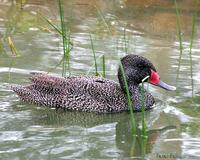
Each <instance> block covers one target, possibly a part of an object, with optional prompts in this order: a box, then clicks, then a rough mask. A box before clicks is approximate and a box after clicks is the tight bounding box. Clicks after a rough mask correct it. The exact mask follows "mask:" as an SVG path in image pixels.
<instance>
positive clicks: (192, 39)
mask: <svg viewBox="0 0 200 160" xmlns="http://www.w3.org/2000/svg"><path fill="white" fill-rule="evenodd" d="M195 26H196V12H194V13H193V16H192V32H191V36H190V46H189V56H190V78H191V86H192V96H193V94H194V93H193V92H194V84H193V68H192V47H193V42H194V38H195V35H196V32H195Z"/></svg>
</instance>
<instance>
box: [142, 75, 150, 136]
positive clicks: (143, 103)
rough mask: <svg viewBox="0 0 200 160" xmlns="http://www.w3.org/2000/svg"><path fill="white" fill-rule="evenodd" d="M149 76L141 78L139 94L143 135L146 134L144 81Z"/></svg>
mask: <svg viewBox="0 0 200 160" xmlns="http://www.w3.org/2000/svg"><path fill="white" fill-rule="evenodd" d="M148 78H149V76H147V77H145V78H144V79H143V80H142V88H141V95H142V100H141V102H142V113H141V114H142V135H143V136H147V125H146V122H145V96H144V82H145V80H147V79H148Z"/></svg>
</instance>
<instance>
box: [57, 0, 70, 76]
mask: <svg viewBox="0 0 200 160" xmlns="http://www.w3.org/2000/svg"><path fill="white" fill-rule="evenodd" d="M58 4H59V13H60V23H61V33H62V34H61V35H62V42H63V52H64V55H63V56H64V59H63V72H62V76H66V71H67V65H68V70H69V74H70V43H69V41H70V32H69V33H68V39H67V34H66V26H65V21H64V9H63V0H59V1H58Z"/></svg>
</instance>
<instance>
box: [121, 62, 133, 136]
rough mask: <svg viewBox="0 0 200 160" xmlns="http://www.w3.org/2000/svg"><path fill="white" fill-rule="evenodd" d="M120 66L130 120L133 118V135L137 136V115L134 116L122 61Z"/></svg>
mask: <svg viewBox="0 0 200 160" xmlns="http://www.w3.org/2000/svg"><path fill="white" fill-rule="evenodd" d="M119 66H120V70H121V72H122V75H123V80H124V84H125V88H126V93H127V99H128V106H129V109H130V114H131V117H130V118H131V124H132V133H133V135H136V121H135V115H134V111H133V103H132V100H131V96H130V92H129V88H128V83H127V80H126V76H125V73H124V68H123V66H122V63H121V61H120V64H119Z"/></svg>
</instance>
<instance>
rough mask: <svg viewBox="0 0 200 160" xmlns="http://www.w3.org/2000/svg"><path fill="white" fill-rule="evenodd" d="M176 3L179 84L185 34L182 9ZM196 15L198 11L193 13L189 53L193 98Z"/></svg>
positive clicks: (177, 78)
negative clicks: (193, 53)
mask: <svg viewBox="0 0 200 160" xmlns="http://www.w3.org/2000/svg"><path fill="white" fill-rule="evenodd" d="M174 3H175V8H176V20H177V21H176V22H177V33H178V39H179V58H178V68H177V76H176V83H178V80H179V75H180V68H181V62H182V57H183V53H184V48H183V33H182V31H181V15H180V9H179V8H178V4H177V1H176V0H174ZM196 15H197V11H193V14H192V27H191V36H190V40H189V53H188V55H189V65H190V79H191V88H192V96H193V95H194V82H193V62H192V48H193V42H194V38H195V35H196Z"/></svg>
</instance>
